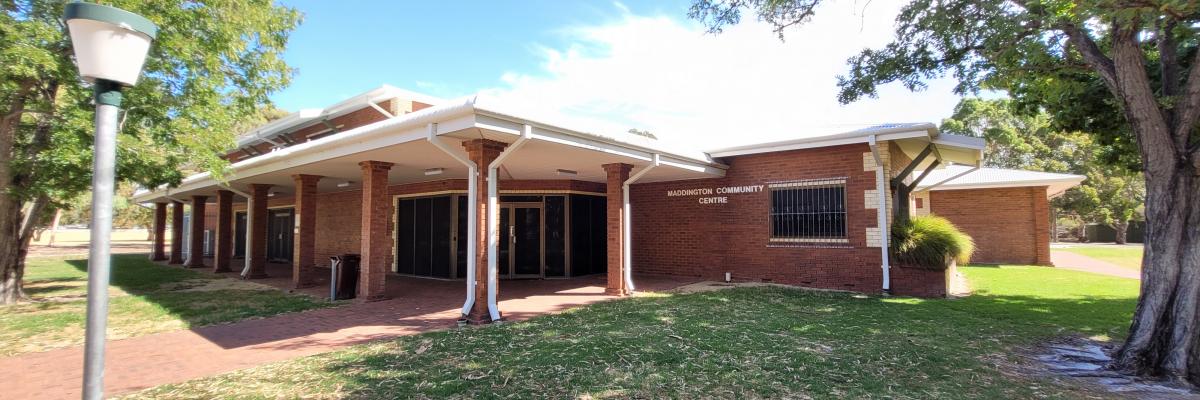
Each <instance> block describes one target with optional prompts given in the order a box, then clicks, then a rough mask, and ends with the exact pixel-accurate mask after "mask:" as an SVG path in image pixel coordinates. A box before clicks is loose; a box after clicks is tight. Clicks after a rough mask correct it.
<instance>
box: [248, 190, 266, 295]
mask: <svg viewBox="0 0 1200 400" xmlns="http://www.w3.org/2000/svg"><path fill="white" fill-rule="evenodd" d="M270 191H271V185H267V184H262V183H252V184H250V209H249V210H247V211H246V212H247V213H248V214H247V216H246V217H247V218H246V219H247V222H248V226H247V227H246V240H248V241H250V254H247V255H246V257H250V271H248V272H247V274H246V275H245V276H243V277H242V278H244V279H262V278H266V277H267V194H268V193H269V192H270Z"/></svg>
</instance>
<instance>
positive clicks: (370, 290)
mask: <svg viewBox="0 0 1200 400" xmlns="http://www.w3.org/2000/svg"><path fill="white" fill-rule="evenodd" d="M358 165H359V166H360V167H362V236H361V243H362V244H361V246H362V254H361V256H362V260H361V263H362V264H361V266H360V268H361V269H360V270H359V274H358V300H359V301H364V302H367V301H378V300H384V299H386V298H387V296H386V295H385V294H384V289H385V288H386V285H385V280H386V279H387V272H388V266H390V265H391V262H390V258H391V249H392V245H393V243H392V235H391V232H388V229H387V224H388V218H390V217H391V214H392V203H391V201H390V199H389V198H388V170H390V169H391V168H392V163H389V162H383V161H363V162H360V163H358Z"/></svg>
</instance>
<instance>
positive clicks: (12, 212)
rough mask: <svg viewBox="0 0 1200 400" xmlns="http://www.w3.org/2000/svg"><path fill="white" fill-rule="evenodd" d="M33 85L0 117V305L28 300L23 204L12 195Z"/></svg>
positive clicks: (19, 91) (22, 86)
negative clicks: (24, 281)
mask: <svg viewBox="0 0 1200 400" xmlns="http://www.w3.org/2000/svg"><path fill="white" fill-rule="evenodd" d="M32 87H33V82H31V81H22V82H20V83H18V88H17V91H16V94H15V95H14V96H13V98H12V103H11V104H9V105H8V109H7V110H6V111H5V113H4V114H3V115H2V116H0V117H2V118H0V304H12V303H15V302H17V301H18V300H20V299H21V298H23V297H25V291H24V290H23V289H22V286H21V279H22V278H23V276H24V275H25V268H24V262H20V261H19V260H21V259H22V258H23V254H22V253H21V251H20V249H21V228H22V227H23V226H22V225H23V224H22V220H21V206H22V204H21V203H22V202H21V201H20V199H18V198H17V197H16V196H13V194H12V191H11V189H12V187H11V186H12V183H13V180H12V178H13V176H12V167H11V164H12V159H13V145H14V144H15V142H16V132H17V124H18V123H20V121H21V115H22V113H24V112H25V101H26V100H27V99H28V96H29V95H30V90H31V88H32Z"/></svg>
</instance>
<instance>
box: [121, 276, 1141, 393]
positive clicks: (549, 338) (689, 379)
mask: <svg viewBox="0 0 1200 400" xmlns="http://www.w3.org/2000/svg"><path fill="white" fill-rule="evenodd" d="M963 271H964V272H965V273H966V274H967V276H968V278H969V279H970V281H971V282H972V284H973V287H974V288H975V290H976V294H975V295H974V296H971V297H969V298H964V299H955V300H920V299H912V298H881V297H877V296H863V295H851V294H843V293H825V292H813V291H803V290H796V289H789V288H778V287H756V288H737V289H729V290H723V291H716V292H703V293H692V294H674V295H672V294H655V295H646V296H639V297H635V298H631V299H626V300H620V301H610V302H604V303H599V304H595V305H591V306H587V307H582V308H579V309H575V310H572V311H568V312H565V313H562V314H558V315H550V316H545V317H539V318H534V319H532V320H529V321H526V322H520V323H512V324H505V325H499V326H487V327H482V328H469V329H455V330H449V331H444V332H432V333H427V334H421V335H416V336H409V337H404V338H400V339H397V340H391V341H383V342H377V343H373V344H367V345H361V346H355V347H351V348H349V349H346V350H342V351H337V352H332V353H326V354H322V355H317V356H312V357H306V358H301V359H297V360H291V361H285V362H281V363H276V364H269V365H265V366H261V367H257V368H253V369H248V370H242V371H237V372H232V373H229V374H225V375H219V376H215V377H210V378H204V379H199V380H194V381H190V382H186V383H182V384H178V385H168V386H162V387H158V388H153V389H150V390H148V391H144V392H140V393H135V394H133V395H131V396H130V397H133V398H443V397H450V398H510V397H511V398H610V397H612V398H664V397H665V398H713V397H716V398H808V397H815V398H919V399H926V398H955V399H957V398H1045V397H1049V398H1080V397H1085V396H1087V395H1095V393H1087V392H1082V391H1080V389H1078V388H1074V387H1070V386H1066V385H1065V384H1063V383H1060V382H1056V381H1052V380H1049V379H1042V378H1030V377H1028V376H1027V375H1025V374H1022V373H1021V372H1020V371H1022V369H1021V365H1024V364H1022V363H1026V362H1028V358H1025V357H1023V356H1020V355H1017V354H1016V353H1020V352H1022V351H1026V350H1027V349H1029V348H1030V346H1031V345H1034V344H1037V343H1039V342H1041V341H1044V340H1048V339H1052V338H1056V337H1061V336H1067V335H1076V336H1084V337H1094V338H1098V339H1101V340H1116V339H1119V338H1120V337H1121V336H1122V335H1124V332H1125V330H1126V327H1127V324H1128V322H1129V318H1130V315H1131V313H1132V311H1133V307H1134V303H1135V301H1136V297H1137V281H1135V280H1130V279H1120V278H1111V277H1105V276H1100V275H1093V274H1086V273H1081V272H1075V271H1068V270H1056V269H1051V268H1042V267H1001V268H996V267H990V268H989V267H967V268H963Z"/></svg>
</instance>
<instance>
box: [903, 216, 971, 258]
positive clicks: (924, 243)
mask: <svg viewBox="0 0 1200 400" xmlns="http://www.w3.org/2000/svg"><path fill="white" fill-rule="evenodd" d="M891 245H892V246H891V247H892V254H893V256H894V257H895V258H896V261H899V262H900V263H903V264H909V265H912V266H915V267H922V268H930V269H943V268H946V266H947V265H946V264H947V263H946V260H947V259H948V258H951V257H953V258H954V259H955V260H956V261H957V262H959V263H967V262H970V260H971V253H973V252H974V251H975V241H974V240H972V239H971V237H970V236H968V235H967V234H965V233H962V231H960V230H958V227H956V226H954V224H952V223H950V221H949V220H947V219H945V218H942V217H938V216H932V215H929V216H923V217H913V218H911V219H909V220H908V221H906V222H901V223H898V224H896V225H894V226H892V243H891Z"/></svg>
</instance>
